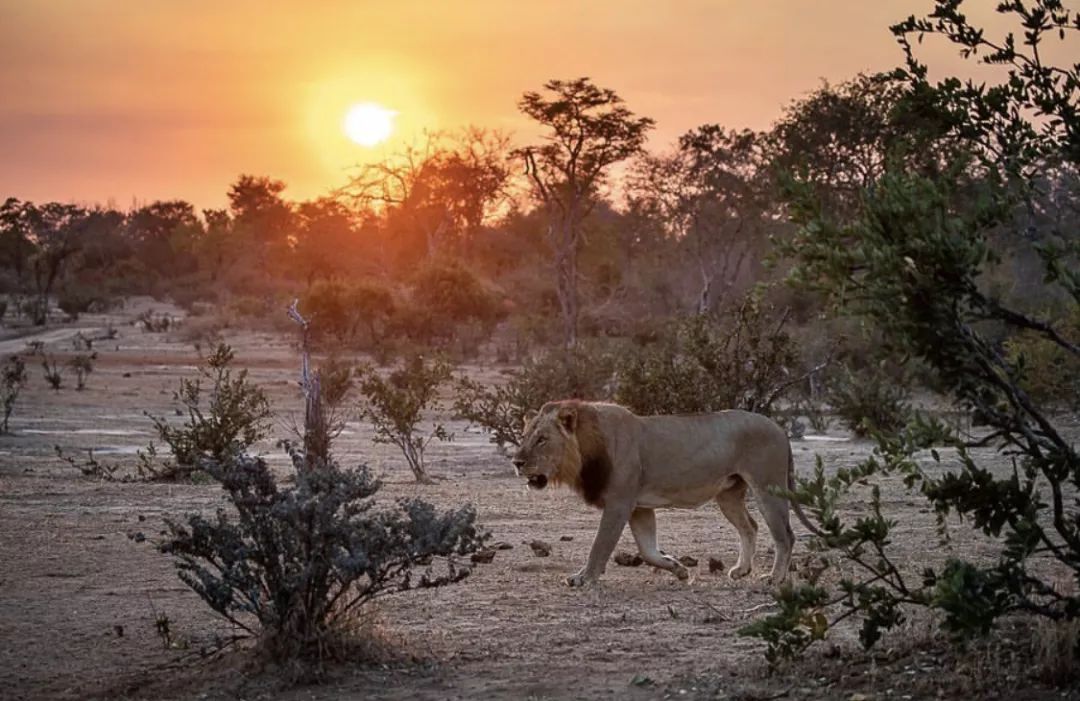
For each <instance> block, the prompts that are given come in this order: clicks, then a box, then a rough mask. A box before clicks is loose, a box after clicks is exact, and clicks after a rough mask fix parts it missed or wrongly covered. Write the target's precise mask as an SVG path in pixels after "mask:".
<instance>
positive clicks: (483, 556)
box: [470, 550, 495, 563]
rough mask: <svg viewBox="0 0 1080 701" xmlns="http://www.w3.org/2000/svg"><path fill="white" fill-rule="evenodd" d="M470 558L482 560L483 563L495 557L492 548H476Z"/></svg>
mask: <svg viewBox="0 0 1080 701" xmlns="http://www.w3.org/2000/svg"><path fill="white" fill-rule="evenodd" d="M470 559H471V560H472V561H473V562H483V563H487V562H491V561H492V560H494V559H495V551H494V550H477V551H476V552H474V553H473V554H472V557H471V558H470Z"/></svg>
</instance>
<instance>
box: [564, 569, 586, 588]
mask: <svg viewBox="0 0 1080 701" xmlns="http://www.w3.org/2000/svg"><path fill="white" fill-rule="evenodd" d="M591 582H592V578H591V577H589V576H587V575H586V574H585V573H584V572H578V573H577V574H572V575H570V576H569V577H567V578H566V584H567V586H570V587H583V586H585V585H587V584H589V583H591Z"/></svg>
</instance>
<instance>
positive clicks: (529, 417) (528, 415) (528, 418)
mask: <svg viewBox="0 0 1080 701" xmlns="http://www.w3.org/2000/svg"><path fill="white" fill-rule="evenodd" d="M539 415H540V412H538V411H537V410H536V409H529V410H528V411H526V412H525V428H528V427H529V424H531V423H532V421H533V419H535V418H536V417H537V416H539Z"/></svg>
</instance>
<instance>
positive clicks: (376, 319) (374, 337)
mask: <svg viewBox="0 0 1080 701" xmlns="http://www.w3.org/2000/svg"><path fill="white" fill-rule="evenodd" d="M300 306H301V309H302V310H303V313H304V314H306V315H307V316H308V318H310V319H311V321H312V323H313V326H312V328H313V330H314V331H315V332H316V334H317V338H316V340H318V341H321V342H326V341H329V340H333V341H335V342H336V343H338V344H341V345H352V344H354V343H356V342H357V341H358V340H359V337H360V334H361V332H363V334H364V335H366V337H367V338H366V344H365V345H366V346H368V347H372V348H376V347H378V346H379V345H380V344H381V342H382V340H383V337H384V335H385V331H386V327H387V323H388V320H389V319H390V318H391V317H392V316H393V315H394V313H395V310H396V305H395V303H394V297H393V295H392V294H391V292H390V290H389V288H387V287H385V286H383V285H381V284H379V283H377V282H374V281H362V282H357V283H350V284H346V283H343V282H337V281H332V280H320V281H318V282H316V283H315V284H313V285H312V286H311V287H310V288H309V289H308V291H307V293H306V294H305V295H304V297H303V299H302V300H301V305H300Z"/></svg>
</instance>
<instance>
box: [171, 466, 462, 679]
mask: <svg viewBox="0 0 1080 701" xmlns="http://www.w3.org/2000/svg"><path fill="white" fill-rule="evenodd" d="M294 464H295V465H296V472H295V476H296V485H295V486H294V487H291V488H286V489H281V488H279V487H278V485H277V483H276V482H275V480H274V477H273V475H272V474H271V472H270V470H269V468H268V467H267V466H266V463H265V462H264V461H263V460H261V459H258V458H252V457H248V456H245V455H238V456H235V457H233V458H230V459H229V460H228V461H226V462H224V463H208V464H207V471H208V472H209V473H210V475H211V476H212V477H213V478H214V479H216V480H218V481H219V482H220V483H221V486H222V488H223V489H224V490H225V492H226V494H227V498H228V501H229V505H230V507H231V509H230V510H231V511H233V512H234V513H233V514H229V513H227V512H226V511H225V510H224V509H222V510H219V511H218V513H217V514H216V516H215V517H213V518H206V517H203V516H201V515H192V516H188V517H187V518H186V520H185V521H184V522H176V521H172V520H169V521H167V522H166V523H167V535H166V537H165V539H164V540H163V541H162V542H161V543H160V544H159V545H158V549H159V550H160V551H161V552H162V553H165V554H167V555H171V556H173V557H174V558H176V567H177V571H178V574H179V575H180V579H182V580H183V581H184V583H185V584H187V585H188V586H190V587H191V588H192V589H193V590H195V592H196V593H197V594H198V595H199V596H200V597H201V598H202V599H203V600H204V601H205V602H206V603H207V604H208V605H209V606H210V608H211V609H213V610H214V612H215V613H217V614H218V615H220V616H221V617H223V618H224V619H226V620H227V621H229V622H230V623H232V624H234V625H236V626H237V627H238V628H240V629H241V630H243V631H245V632H247V633H248V634H250V635H252V636H257V637H258V638H259V641H260V645H261V649H262V650H263V651H264V652H265V653H266V654H267V655H268V656H269V657H270V658H271V659H272V660H274V661H275V662H278V663H291V664H297V663H300V664H304V663H309V664H312V665H313V667H312V668H310V669H311V670H312V671H314V672H315V673H316V674H319V673H321V672H322V671H323V665H324V663H325V662H326V661H327V660H328V659H333V658H334V657H335V656H337V655H341V654H342V653H344V652H346V650H345V649H344V643H347V639H346V637H345V633H346V632H347V631H346V626H347V625H348V623H349V622H350V621H352V620H355V616H356V615H357V613H358V612H359V611H360V610H361V609H362V608H363V607H364V606H365V605H366V604H369V603H370V602H372V601H373V600H374V599H376V598H377V597H380V596H384V595H387V594H392V593H399V592H403V591H406V590H408V589H416V588H425V587H437V586H443V585H447V584H451V583H454V582H458V581H461V580H462V579H464V578H465V577H466V576H467V575H468V574H469V570H468V568H464V567H458V566H457V564H456V563H455V561H454V560H453V556H455V555H458V556H460V555H466V554H468V553H470V552H473V551H475V550H477V549H478V548H479V547H480V546H481V544H482V542H483V536H482V535H481V534H480V533H479V532H478V530H477V528H476V526H475V524H474V521H475V513H474V511H473V510H472V509H471V508H469V507H463V508H460V509H457V510H454V511H448V512H445V513H439V512H437V511H436V509H435V508H434V507H433V506H431V505H430V504H428V503H426V502H423V501H420V500H416V499H410V500H403V501H401V502H399V505H398V507H397V508H394V509H383V510H377V509H376V508H375V504H374V495H375V494H376V492H377V491H378V490H379V487H380V483H379V481H378V480H376V479H374V478H373V477H372V476H371V474H370V472H369V471H368V469H367V467H366V466H361V467H359V468H357V469H355V470H344V469H341V468H339V467H338V465H337V464H336V463H335V462H334V461H329V462H325V463H323V464H321V465H320V466H319V467H318V468H317V469H312V470H308V469H304V468H303V467H302V465H303V458H302V457H299V456H294ZM433 557H439V558H446V561H445V562H446V565H445V572H444V573H442V574H436V573H435V571H434V570H433V569H432V566H431V565H430V564H424V563H430V562H431V558H433ZM418 570H419V571H420V575H419V576H416V572H417V571H418Z"/></svg>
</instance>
